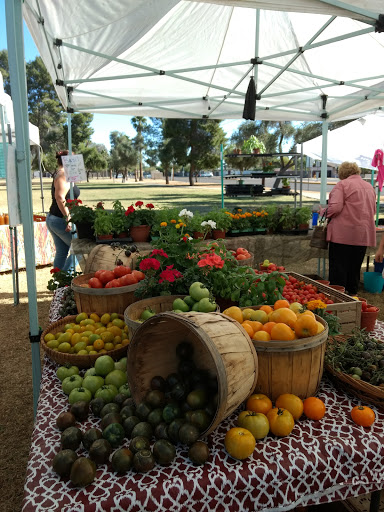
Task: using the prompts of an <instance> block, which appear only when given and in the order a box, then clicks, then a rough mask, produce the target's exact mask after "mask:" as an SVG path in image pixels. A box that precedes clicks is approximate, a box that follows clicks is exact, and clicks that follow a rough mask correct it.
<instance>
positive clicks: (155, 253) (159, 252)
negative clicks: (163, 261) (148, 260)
mask: <svg viewBox="0 0 384 512" xmlns="http://www.w3.org/2000/svg"><path fill="white" fill-rule="evenodd" d="M151 256H162V257H163V258H168V254H167V253H166V252H164V251H163V249H153V251H152V253H151Z"/></svg>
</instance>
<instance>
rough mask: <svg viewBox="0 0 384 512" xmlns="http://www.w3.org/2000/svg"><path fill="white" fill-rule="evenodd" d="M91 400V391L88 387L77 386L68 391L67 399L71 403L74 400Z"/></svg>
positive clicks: (74, 401)
mask: <svg viewBox="0 0 384 512" xmlns="http://www.w3.org/2000/svg"><path fill="white" fill-rule="evenodd" d="M91 400H92V393H91V392H90V391H89V389H86V388H82V387H78V388H74V389H72V391H71V392H70V393H69V398H68V401H69V403H70V404H71V405H72V404H74V403H76V402H82V401H84V402H90V401H91Z"/></svg>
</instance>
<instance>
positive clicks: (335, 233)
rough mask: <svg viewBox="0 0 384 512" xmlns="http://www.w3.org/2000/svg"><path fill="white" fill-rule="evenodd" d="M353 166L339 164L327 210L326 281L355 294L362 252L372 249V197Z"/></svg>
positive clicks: (373, 223)
mask: <svg viewBox="0 0 384 512" xmlns="http://www.w3.org/2000/svg"><path fill="white" fill-rule="evenodd" d="M360 173H361V171H360V168H359V167H358V165H357V164H355V163H351V162H343V163H342V164H341V165H340V167H339V178H340V181H339V182H338V183H337V185H335V187H334V188H333V189H332V191H331V193H330V195H329V200H328V207H327V214H326V215H327V218H328V220H329V221H328V229H327V240H328V241H329V280H330V282H331V284H338V285H340V286H344V287H345V289H346V292H347V293H349V294H350V295H356V293H357V288H358V286H359V281H360V269H361V265H362V263H363V260H364V255H365V250H366V248H367V247H368V246H369V247H375V246H376V229H375V220H374V219H375V212H376V194H375V191H374V189H373V187H372V185H371V184H370V183H367V182H366V181H364V180H363V179H362V178H361V176H360Z"/></svg>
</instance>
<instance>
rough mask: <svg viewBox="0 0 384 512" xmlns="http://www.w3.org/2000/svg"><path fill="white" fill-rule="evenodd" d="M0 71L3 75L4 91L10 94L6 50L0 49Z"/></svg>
mask: <svg viewBox="0 0 384 512" xmlns="http://www.w3.org/2000/svg"><path fill="white" fill-rule="evenodd" d="M0 73H1V74H2V75H3V82H4V91H5V92H6V94H9V96H10V95H11V83H10V81H9V66H8V52H7V50H0Z"/></svg>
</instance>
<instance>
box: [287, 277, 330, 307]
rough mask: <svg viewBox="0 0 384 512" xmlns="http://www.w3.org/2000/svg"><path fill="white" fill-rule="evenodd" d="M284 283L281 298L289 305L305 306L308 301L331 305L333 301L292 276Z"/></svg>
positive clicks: (311, 285)
mask: <svg viewBox="0 0 384 512" xmlns="http://www.w3.org/2000/svg"><path fill="white" fill-rule="evenodd" d="M285 283H286V284H285V286H284V289H283V297H284V298H285V299H287V301H288V302H290V303H292V302H300V304H306V303H307V302H309V301H310V300H321V301H322V302H324V303H325V304H333V300H332V299H330V298H329V296H327V295H325V294H324V293H321V292H320V293H319V291H318V289H317V286H315V285H313V284H307V283H305V282H304V281H299V280H298V279H296V277H293V276H289V278H288V279H286V280H285Z"/></svg>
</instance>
